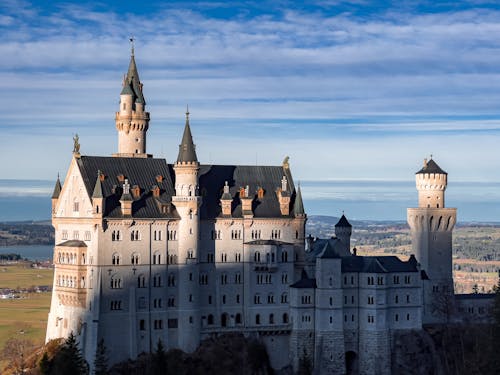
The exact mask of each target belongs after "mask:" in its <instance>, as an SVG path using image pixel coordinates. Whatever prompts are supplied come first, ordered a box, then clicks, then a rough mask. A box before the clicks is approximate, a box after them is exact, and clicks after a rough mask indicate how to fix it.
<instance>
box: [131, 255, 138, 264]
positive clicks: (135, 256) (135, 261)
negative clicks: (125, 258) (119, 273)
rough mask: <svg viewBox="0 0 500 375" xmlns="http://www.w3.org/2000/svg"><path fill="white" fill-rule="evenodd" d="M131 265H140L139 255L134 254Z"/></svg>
mask: <svg viewBox="0 0 500 375" xmlns="http://www.w3.org/2000/svg"><path fill="white" fill-rule="evenodd" d="M130 263H132V264H134V265H136V264H139V254H137V253H132V255H131V256H130Z"/></svg>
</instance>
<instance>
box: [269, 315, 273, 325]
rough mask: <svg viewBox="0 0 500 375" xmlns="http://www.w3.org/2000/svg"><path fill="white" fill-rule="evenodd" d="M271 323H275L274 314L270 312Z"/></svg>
mask: <svg viewBox="0 0 500 375" xmlns="http://www.w3.org/2000/svg"><path fill="white" fill-rule="evenodd" d="M269 324H274V314H269Z"/></svg>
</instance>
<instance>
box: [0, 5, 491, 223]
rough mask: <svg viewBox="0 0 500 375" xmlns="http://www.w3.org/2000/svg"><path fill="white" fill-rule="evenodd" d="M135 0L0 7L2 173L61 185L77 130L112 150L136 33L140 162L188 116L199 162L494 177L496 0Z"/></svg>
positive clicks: (166, 153)
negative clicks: (147, 119)
mask: <svg viewBox="0 0 500 375" xmlns="http://www.w3.org/2000/svg"><path fill="white" fill-rule="evenodd" d="M142 3H143V2H139V1H134V2H128V1H100V2H85V1H78V2H71V1H69V2H68V1H57V0H56V1H25V0H2V1H1V2H0V33H1V35H2V38H1V39H0V56H2V58H1V59H0V101H1V103H2V112H3V113H2V116H1V117H0V130H1V131H2V133H3V134H2V137H0V160H1V161H2V162H1V163H0V178H1V179H29V180H51V179H55V177H56V176H57V173H61V174H64V173H65V171H66V170H67V167H68V165H69V162H70V159H71V151H72V147H73V140H72V137H73V135H74V134H75V133H78V134H79V136H80V143H81V152H82V153H83V154H88V155H110V154H112V153H113V152H116V148H117V135H116V130H115V125H114V112H115V111H116V110H117V109H118V100H119V93H120V91H121V82H122V78H123V74H124V73H125V72H126V70H127V67H128V63H129V56H130V44H129V37H130V36H133V37H134V38H135V56H136V61H137V65H138V68H139V75H140V78H141V81H142V82H143V84H144V94H145V97H146V101H147V109H148V111H149V112H150V113H151V123H150V130H149V132H148V150H147V151H148V152H149V153H152V154H154V155H155V156H157V157H164V158H166V159H167V161H169V162H172V161H173V160H175V158H176V155H177V151H178V144H179V142H180V139H181V136H182V129H183V126H184V112H185V108H186V105H187V104H189V110H190V113H191V115H190V118H191V126H192V131H193V136H194V140H195V143H196V145H197V153H198V157H199V159H200V161H201V162H202V163H214V164H252V165H253V164H255V163H258V164H266V165H279V164H281V162H282V160H283V159H284V157H285V156H289V157H290V165H291V168H292V172H293V175H294V178H295V180H300V181H304V182H305V183H307V182H308V181H320V182H324V181H344V180H348V181H352V180H359V181H364V182H366V181H412V180H413V178H414V173H415V172H416V171H417V170H418V169H420V167H421V165H422V161H423V159H424V157H429V155H431V154H432V155H433V158H434V159H435V160H436V161H437V162H438V164H439V165H440V166H441V167H442V168H443V169H445V170H446V171H447V172H448V173H449V183H450V187H451V186H452V184H453V181H460V182H466V183H467V186H469V190H468V191H469V192H470V194H475V195H477V194H478V190H477V186H476V185H475V184H474V182H478V183H482V184H485V183H486V184H489V183H492V182H493V183H494V182H500V176H498V173H497V171H500V157H499V156H500V152H499V146H498V144H499V142H498V140H499V137H498V136H499V134H500V39H499V38H498V35H500V6H499V5H497V2H495V1H481V0H476V1H474V0H471V1H462V2H458V1H443V2H439V1H404V0H402V1H394V2H389V1H381V2H376V1H364V0H355V1H336V0H318V1H307V2H304V3H301V2H299V1H285V0H274V1H266V0H262V1H231V2H225V1H220V2H216V1H200V2H198V1H187V2H183V1H168V2H160V1H147V2H144V3H147V4H142ZM481 191H482V190H479V192H481ZM489 192H490V190H488V189H485V190H484V195H485V197H484V199H485V200H484V203H486V202H487V201H488V196H487V195H488V194H489ZM303 193H304V197H305V198H306V199H316V198H318V199H319V195H321V192H319V193H318V190H317V189H316V188H315V189H312V190H311V191H309V192H308V191H303ZM409 194H410V197H413V195H415V197H416V193H415V191H414V190H412V191H410V192H409ZM464 194H465V195H464V196H467V193H464ZM479 195H481V193H480V194H479ZM415 199H416V198H415ZM457 203H458V202H457ZM490 216H491V215H490Z"/></svg>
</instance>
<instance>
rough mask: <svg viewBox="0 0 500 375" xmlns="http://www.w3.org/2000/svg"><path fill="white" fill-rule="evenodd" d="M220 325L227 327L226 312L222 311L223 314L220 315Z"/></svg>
mask: <svg viewBox="0 0 500 375" xmlns="http://www.w3.org/2000/svg"><path fill="white" fill-rule="evenodd" d="M220 325H221V326H222V327H227V314H226V313H224V314H222V315H221V317H220Z"/></svg>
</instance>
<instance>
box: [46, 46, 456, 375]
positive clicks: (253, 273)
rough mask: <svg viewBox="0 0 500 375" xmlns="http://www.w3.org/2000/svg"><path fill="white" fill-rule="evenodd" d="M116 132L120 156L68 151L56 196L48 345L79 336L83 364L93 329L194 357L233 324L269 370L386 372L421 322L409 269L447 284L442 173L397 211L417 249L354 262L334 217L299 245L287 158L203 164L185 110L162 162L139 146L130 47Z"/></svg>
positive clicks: (90, 351)
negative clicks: (396, 344)
mask: <svg viewBox="0 0 500 375" xmlns="http://www.w3.org/2000/svg"><path fill="white" fill-rule="evenodd" d="M116 128H117V131H118V144H119V146H118V153H116V154H114V155H113V157H95V156H85V155H80V153H79V152H75V153H74V154H73V157H72V159H71V163H70V166H69V169H68V172H67V174H66V176H65V179H64V184H63V185H61V183H60V182H59V181H57V183H56V188H55V189H54V194H53V196H52V223H53V226H54V228H55V244H56V245H55V248H54V264H55V274H54V288H53V294H52V302H51V308H50V313H49V318H48V324H47V335H46V339H47V340H50V339H53V338H58V337H65V336H67V335H69V334H70V332H73V333H75V334H76V335H77V338H78V340H79V342H80V345H81V347H82V349H83V353H84V355H85V357H86V359H87V360H88V362H89V363H90V364H91V365H92V363H93V359H94V355H95V350H96V346H97V342H98V341H99V340H100V339H101V338H102V339H104V341H105V343H106V346H107V347H108V348H109V351H110V353H109V355H110V362H111V363H114V362H117V361H121V360H126V359H128V358H136V357H137V356H138V355H139V354H140V353H142V352H150V351H152V350H154V347H155V346H156V344H157V343H158V341H159V340H161V341H162V342H163V344H164V345H165V347H166V348H180V349H182V350H185V351H188V352H192V351H194V350H195V349H196V348H197V346H198V345H199V343H200V341H201V340H202V339H204V338H207V337H213V336H217V335H220V334H224V333H229V332H241V333H244V334H245V335H247V336H251V337H258V338H260V339H261V340H262V341H263V342H264V344H265V345H266V347H267V348H268V350H269V354H270V357H271V364H272V366H273V367H274V368H276V369H279V368H283V367H286V366H289V365H291V366H292V367H293V368H294V369H295V370H297V369H298V367H299V365H300V363H301V360H302V361H303V360H306V359H307V360H309V361H310V362H311V364H312V365H313V366H314V371H315V373H318V374H335V373H338V374H344V373H353V374H354V373H361V374H387V373H389V372H390V368H391V337H392V332H394V331H398V332H401V331H412V330H419V329H421V327H422V319H423V306H427V305H426V303H427V302H426V301H427V300H426V299H427V298H428V293H427V291H426V292H423V291H424V290H426V289H425V287H424V284H425V283H426V281H423V280H422V277H421V275H423V274H426V275H427V277H428V279H429V280H430V282H429V285H431V284H432V283H434V282H435V283H436V285H438V284H439V285H448V286H449V285H450V282H451V281H452V280H451V276H450V275H451V230H452V228H453V225H454V223H455V211H454V209H446V208H444V188H445V187H446V174H443V173H444V172H443V173H441V174H439V173H438V174H437V175H436V172H433V173H432V174H428V173H427V174H426V173H424V174H423V175H422V176H420V175H419V176H418V178H417V185H418V186H419V187H420V188H419V189H420V190H422V191H423V190H425V193H423V192H422V191H420V190H419V201H420V204H419V208H416V209H409V213H408V221H409V223H410V226H411V228H412V234H413V239H414V252H415V254H416V256H417V258H415V257H413V256H412V257H410V259H409V260H407V261H401V260H400V259H398V258H397V257H370V256H368V257H361V256H357V255H356V251H355V249H351V245H350V237H351V233H352V226H351V225H350V224H349V222H348V221H347V218H346V217H345V216H342V218H341V219H340V220H339V222H338V224H337V225H336V227H335V234H336V237H335V238H332V239H328V240H325V239H314V238H312V237H307V238H306V234H305V223H306V220H307V216H306V214H305V211H304V207H303V202H302V196H301V192H300V187H296V186H295V185H294V181H293V178H292V174H291V171H290V166H289V164H288V161H287V160H286V161H285V162H284V163H283V164H282V165H279V166H271V167H267V166H233V165H227V166H226V165H222V166H221V165H204V164H200V163H199V162H198V160H197V156H196V151H195V146H194V142H193V138H192V134H191V127H190V122H189V113H186V123H185V126H184V134H183V137H182V141H181V144H180V145H179V156H178V159H177V161H176V162H175V163H174V164H173V165H169V164H167V163H166V161H165V160H162V159H155V158H153V157H152V155H149V154H147V152H146V135H147V134H146V133H147V131H148V128H149V113H148V112H145V100H144V96H143V93H142V83H141V82H140V81H139V76H138V72H137V67H136V65H135V58H134V56H133V55H132V57H131V61H130V66H129V70H128V73H127V76H126V77H125V80H124V84H123V90H122V92H121V95H120V109H119V112H117V114H116ZM436 176H437V177H436ZM427 180H429V181H427ZM430 180H432V181H430ZM428 182H429V183H428ZM431 182H432V183H431ZM428 186H432V189H430V190H429V188H428ZM431 193H432V194H431ZM428 197H430V198H428ZM434 205H436V206H437V207H434ZM439 205H441V206H439ZM419 263H420V264H419ZM432 285H434V284H432ZM422 296H423V297H422ZM425 311H427V310H425V309H424V312H425Z"/></svg>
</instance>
